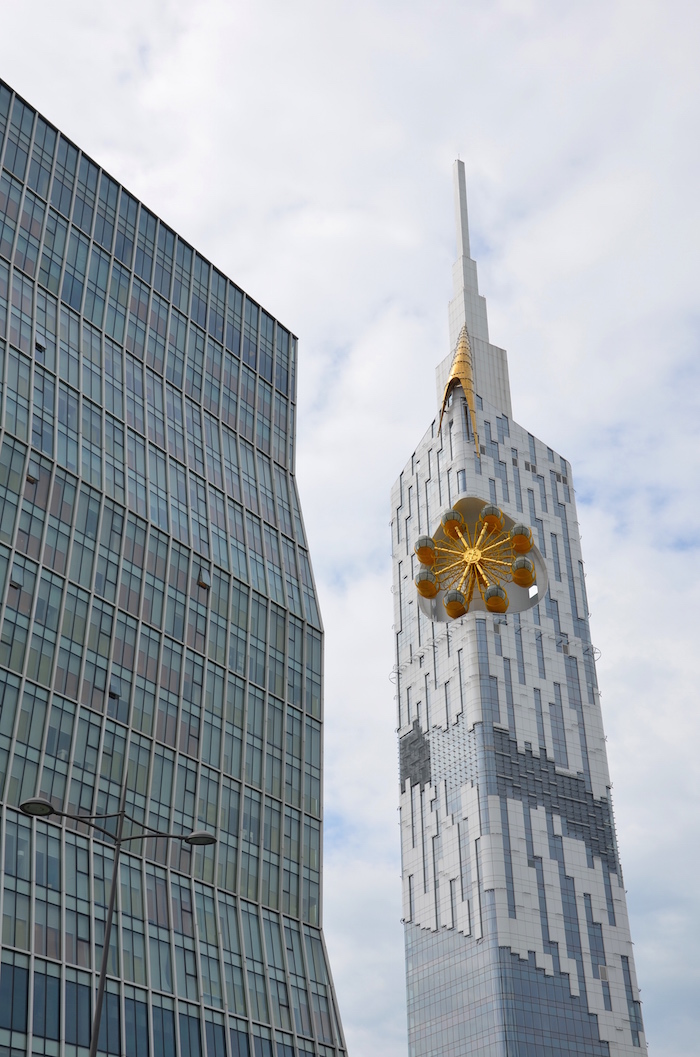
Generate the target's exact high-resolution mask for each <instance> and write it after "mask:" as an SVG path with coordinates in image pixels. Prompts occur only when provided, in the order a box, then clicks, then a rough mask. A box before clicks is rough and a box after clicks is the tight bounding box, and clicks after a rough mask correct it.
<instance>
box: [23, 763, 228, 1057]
mask: <svg viewBox="0 0 700 1057" xmlns="http://www.w3.org/2000/svg"><path fill="white" fill-rule="evenodd" d="M19 809H20V811H23V812H24V814H25V815H29V816H30V817H31V818H49V816H50V815H59V816H60V817H61V818H71V819H75V820H76V821H78V822H84V823H86V825H88V826H91V827H92V829H97V830H100V832H101V833H104V834H106V836H108V837H109V839H110V840H113V841H114V844H115V852H114V868H113V869H112V889H111V891H110V893H109V906H108V907H107V921H106V923H105V936H104V946H103V948H102V965H101V966H100V979H99V982H98V985H97V999H96V1000H95V1014H94V1016H93V1018H92V1030H91V1034H90V1057H96V1055H97V1038H98V1032H99V1029H100V1020H101V1018H102V1004H103V1000H104V993H105V984H106V982H107V962H108V959H109V941H110V937H111V934H112V919H113V917H114V902H115V899H116V894H117V885H118V883H119V855H120V852H121V847H122V844H126V842H127V841H129V840H139V839H140V838H142V837H172V838H173V839H174V840H181V841H184V842H185V844H189V845H190V847H194V848H206V847H208V846H209V845H211V844H216V837H215V836H214V834H213V833H209V832H208V831H207V830H204V829H195V830H192V832H191V833H166V832H164V831H163V830H157V829H153V827H152V826H145V825H144V824H143V823H141V822H138V821H137V820H136V819H135V818H132V817H131V815H128V814H127V812H126V782H124V785H123V786H122V791H121V798H120V801H119V810H118V811H116V812H113V813H112V814H109V815H72V814H70V813H69V812H68V811H59V810H58V809H57V808H55V807H54V806H53V804H52V803H51V801H50V800H47V799H46V798H45V797H43V796H32V797H30V798H29V800H24V801H23V802H22V803H21V804H20V805H19ZM109 818H116V820H117V832H116V835H115V834H113V833H110V832H109V830H108V829H106V828H105V827H104V826H101V825H100V822H99V821H98V819H99V820H106V819H109ZM126 819H128V820H129V822H131V823H133V824H134V825H135V826H140V827H141V830H140V832H139V833H131V834H130V835H129V836H128V837H125V836H124V822H125V820H126Z"/></svg>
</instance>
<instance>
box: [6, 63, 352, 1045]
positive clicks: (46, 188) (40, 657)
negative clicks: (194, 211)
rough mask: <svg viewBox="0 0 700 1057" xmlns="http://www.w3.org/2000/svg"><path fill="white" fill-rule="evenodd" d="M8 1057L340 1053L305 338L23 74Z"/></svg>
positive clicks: (9, 738)
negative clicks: (38, 800)
mask: <svg viewBox="0 0 700 1057" xmlns="http://www.w3.org/2000/svg"><path fill="white" fill-rule="evenodd" d="M0 166H1V169H0V798H1V800H2V814H1V819H0V822H1V825H0V830H1V833H0V836H1V840H2V849H1V855H2V858H1V861H2V896H1V898H2V905H1V913H2V950H1V966H0V1057H9V1055H12V1057H19V1055H20V1054H22V1055H24V1054H30V1053H31V1054H45V1055H55V1057H59V1055H66V1057H69V1055H70V1057H79V1055H82V1054H87V1047H88V1045H89V1041H90V1021H91V1014H92V1008H93V996H94V991H95V983H96V974H97V969H98V968H99V965H100V959H101V955H102V945H103V939H104V923H105V917H106V905H107V898H108V894H109V892H108V890H109V885H110V882H109V878H110V877H111V871H112V864H113V857H114V845H113V844H112V843H111V842H110V840H109V839H107V838H103V837H101V836H100V835H95V833H94V832H93V831H91V830H89V829H88V828H87V827H86V825H85V824H84V823H82V822H77V823H74V822H70V821H68V820H63V821H62V822H61V820H60V819H59V820H57V821H55V822H53V821H48V822H47V821H40V820H30V819H28V818H26V817H25V816H24V815H22V814H21V813H20V812H19V811H18V807H19V805H20V803H22V802H23V801H24V800H25V799H27V798H28V797H31V796H35V795H41V796H43V797H46V798H48V799H49V800H50V801H51V802H52V804H53V805H54V806H55V807H56V808H57V809H61V810H64V811H68V812H73V813H80V814H85V815H89V814H95V813H100V814H105V813H107V814H108V813H110V812H114V811H116V810H117V808H118V804H119V797H120V790H121V788H122V785H123V783H124V782H126V786H127V801H126V802H127V810H128V812H129V814H130V815H131V816H133V818H135V819H136V820H138V821H139V822H141V823H143V824H144V825H148V826H151V827H153V828H156V829H159V830H166V831H174V832H177V833H180V832H182V833H186V832H189V831H191V830H193V829H208V830H210V831H211V832H213V833H215V835H216V838H217V843H216V844H215V845H214V846H213V847H203V848H196V849H194V848H190V847H189V846H188V845H186V844H183V843H181V842H180V841H178V840H166V839H162V838H161V839H158V838H153V837H151V838H147V839H143V840H140V841H134V842H132V843H131V844H130V845H127V846H126V850H125V851H123V852H122V859H121V873H120V887H119V893H118V913H117V915H116V917H115V923H114V927H113V929H112V935H111V945H110V961H109V975H108V982H107V993H106V1001H105V1007H104V1010H103V1016H102V1025H101V1033H100V1052H101V1053H105V1054H128V1055H129V1057H297V1055H298V1057H301V1055H305V1057H307V1055H308V1057H311V1055H314V1057H340V1055H341V1054H343V1053H344V1050H345V1044H344V1042H343V1035H342V1029H341V1027H340V1022H339V1018H338V1014H337V1004H336V1000H335V996H334V992H333V985H332V981H331V977H330V971H329V967H328V961H327V957H326V952H325V948H324V942H323V936H322V932H321V851H322V828H321V827H322V801H321V767H322V725H321V724H322V718H323V716H322V627H321V622H320V617H319V612H318V606H317V602H316V596H315V590H314V582H313V576H312V572H311V566H310V561H309V555H308V551H307V543H306V537H305V534H304V527H303V521H302V517H301V512H300V507H299V500H298V495H297V489H296V484H295V476H294V431H295V363H296V355H297V342H296V338H295V337H294V335H293V334H292V333H290V331H288V330H286V329H285V328H284V327H283V326H281V325H280V324H279V323H278V322H277V321H276V320H275V319H273V318H272V317H271V316H270V315H269V314H268V313H267V312H265V311H264V310H263V309H262V308H261V307H260V306H259V305H258V304H256V303H255V302H254V301H252V300H251V299H250V298H248V297H247V296H246V295H245V293H244V292H243V291H242V290H240V289H239V288H238V287H237V286H235V285H234V284H233V283H232V282H230V281H229V280H228V279H227V278H226V277H225V276H224V275H223V274H222V273H221V272H220V271H218V270H217V269H216V268H215V267H213V266H212V265H211V264H210V263H209V262H208V261H207V260H205V259H204V258H203V257H202V256H201V255H200V254H199V253H197V252H196V251H195V250H194V249H193V248H192V247H191V246H190V245H188V244H187V243H186V242H185V241H183V240H182V239H181V238H179V237H178V236H177V234H176V233H175V232H174V231H172V230H171V229H170V228H168V227H167V226H166V225H165V224H163V223H162V222H161V221H160V220H159V219H158V217H157V216H155V215H154V214H153V213H152V212H150V211H149V210H148V209H147V208H146V207H145V206H144V205H142V204H141V203H139V202H138V201H137V200H136V199H135V198H134V197H133V196H132V195H130V194H129V193H128V192H127V191H126V190H125V189H124V188H123V187H121V186H120V185H119V184H118V183H117V182H116V181H115V180H114V179H113V178H112V177H111V176H109V175H108V174H107V173H106V172H104V171H103V170H101V169H100V167H99V166H98V165H96V164H95V163H94V162H93V161H92V160H91V159H90V158H88V157H87V156H86V155H85V154H83V153H82V152H81V151H80V150H79V149H78V148H77V147H76V146H75V145H74V144H73V143H71V142H70V141H69V140H68V139H66V138H65V137H64V136H63V135H61V134H60V133H59V132H58V131H57V130H56V129H55V128H54V127H53V126H52V125H51V124H50V123H49V122H47V121H46V120H44V118H43V117H41V115H39V114H37V113H36V112H35V111H34V110H33V109H32V108H31V107H30V106H28V105H27V104H26V103H25V102H24V101H23V100H22V99H20V98H19V97H17V96H16V95H15V94H14V93H13V92H12V90H11V89H10V88H9V87H8V86H7V85H5V84H3V83H2V82H0Z"/></svg>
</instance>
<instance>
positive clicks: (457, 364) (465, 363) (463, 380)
mask: <svg viewBox="0 0 700 1057" xmlns="http://www.w3.org/2000/svg"><path fill="white" fill-rule="evenodd" d="M458 385H461V387H462V389H463V391H464V396H465V398H466V401H467V406H468V408H469V417H470V419H471V427H472V433H473V434H474V443H475V445H476V453H477V455H480V453H481V449H480V448H479V434H478V432H477V428H476V401H475V399H474V370H473V367H472V350H471V346H470V344H469V335H468V333H467V327H466V324H465V325H464V326H463V327H462V329H461V330H460V332H459V338H458V339H457V348H456V349H455V354H454V359H453V360H452V366H451V367H450V374H449V377H448V379H447V385H446V386H445V393H444V395H443V398H442V407H441V408H440V424H439V426H438V433H439V432H440V430H441V429H442V419H443V415H444V414H445V408H446V407H447V401H448V400H449V398H450V393H451V392H452V390H453V389H455V388H456V386H458Z"/></svg>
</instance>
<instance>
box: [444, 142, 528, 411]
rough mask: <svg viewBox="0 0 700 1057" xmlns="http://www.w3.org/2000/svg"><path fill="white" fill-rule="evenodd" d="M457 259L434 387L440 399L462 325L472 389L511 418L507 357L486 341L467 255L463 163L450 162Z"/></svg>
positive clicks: (474, 277) (484, 318)
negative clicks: (446, 339)
mask: <svg viewBox="0 0 700 1057" xmlns="http://www.w3.org/2000/svg"><path fill="white" fill-rule="evenodd" d="M454 192H455V219H456V222H457V260H456V261H455V263H454V265H453V267H452V283H453V288H454V296H453V298H452V300H451V301H450V305H449V328H450V355H449V356H447V357H445V359H444V360H443V361H442V362H441V363H440V364H439V365H438V368H437V389H438V397H439V399H442V394H443V393H444V391H445V385H446V384H447V380H448V377H449V372H450V367H451V366H452V360H453V358H454V353H455V349H456V348H457V344H458V341H459V336H460V332H461V330H462V327H464V326H466V328H467V334H468V335H469V343H470V346H471V351H472V364H473V372H474V385H475V389H476V392H477V393H478V394H479V396H480V397H481V398H482V400H485V401H487V403H489V404H492V405H493V406H494V407H495V408H496V409H497V410H498V411H500V412H501V413H505V414H506V415H507V416H508V418H512V412H511V404H510V382H509V380H508V357H507V355H506V351H505V349H499V348H498V347H497V346H496V345H491V343H490V342H489V325H488V319H487V316H486V299H485V298H484V297H482V296H481V294H480V293H479V282H478V279H477V274H476V261H473V260H472V258H471V256H470V249H469V218H468V215H467V184H466V178H465V174H464V162H462V161H456V162H455V164H454Z"/></svg>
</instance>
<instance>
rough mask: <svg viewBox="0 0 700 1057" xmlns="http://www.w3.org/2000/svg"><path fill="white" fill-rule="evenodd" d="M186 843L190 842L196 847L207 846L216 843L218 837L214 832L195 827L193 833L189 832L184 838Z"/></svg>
mask: <svg viewBox="0 0 700 1057" xmlns="http://www.w3.org/2000/svg"><path fill="white" fill-rule="evenodd" d="M182 839H183V840H184V842H185V844H190V845H191V846H192V847H194V848H206V847H209V846H210V845H212V844H216V837H215V836H214V834H213V833H208V832H207V830H205V829H195V830H193V831H192V833H188V834H187V836H186V837H183V838H182Z"/></svg>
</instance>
